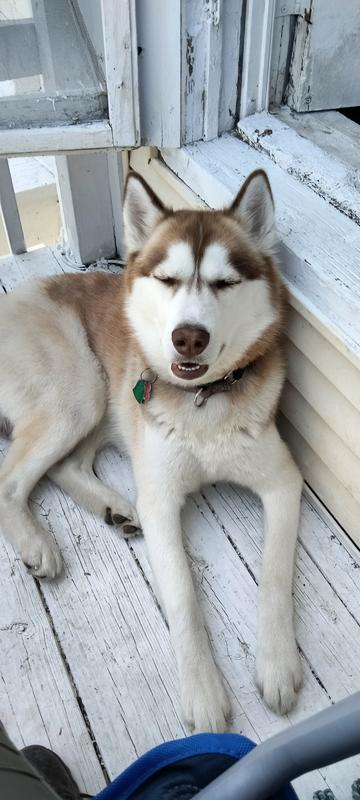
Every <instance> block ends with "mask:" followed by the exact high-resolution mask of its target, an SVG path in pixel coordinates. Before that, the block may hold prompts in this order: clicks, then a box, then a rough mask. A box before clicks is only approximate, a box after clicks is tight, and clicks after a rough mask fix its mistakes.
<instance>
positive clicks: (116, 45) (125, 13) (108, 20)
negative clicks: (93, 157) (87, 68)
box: [101, 0, 140, 147]
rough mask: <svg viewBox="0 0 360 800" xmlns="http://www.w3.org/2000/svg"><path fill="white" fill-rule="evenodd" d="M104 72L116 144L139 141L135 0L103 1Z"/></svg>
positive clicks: (130, 145) (135, 143) (131, 144)
mask: <svg viewBox="0 0 360 800" xmlns="http://www.w3.org/2000/svg"><path fill="white" fill-rule="evenodd" d="M101 10H102V24H103V37H104V51H105V73H106V85H107V93H108V104H109V117H110V125H111V128H112V132H113V141H114V145H116V146H117V147H134V146H135V145H137V144H139V142H140V112H139V94H138V61H137V59H138V56H137V35H136V11H135V0H127V1H126V2H122V3H120V4H119V3H118V2H117V0H101Z"/></svg>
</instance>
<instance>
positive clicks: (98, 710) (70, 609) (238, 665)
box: [0, 249, 360, 800]
mask: <svg viewBox="0 0 360 800" xmlns="http://www.w3.org/2000/svg"><path fill="white" fill-rule="evenodd" d="M64 269H66V266H65V265H64V263H63V261H62V257H61V255H60V252H59V251H58V250H56V249H43V250H38V251H34V252H32V253H27V254H25V255H22V256H14V257H11V258H10V257H9V258H5V259H1V260H0V291H2V290H4V291H11V290H12V289H13V288H14V287H15V286H16V285H17V284H18V283H20V282H22V281H23V280H25V279H26V278H28V277H32V276H34V275H45V274H51V273H60V272H61V271H63V270H64ZM5 449H6V443H5V441H1V440H0V457H1V454H2V453H4V452H5ZM97 469H98V471H99V473H100V474H101V475H102V476H103V477H104V478H105V479H106V480H107V481H109V482H110V483H112V484H113V485H114V486H118V487H121V491H122V492H127V493H128V494H129V496H130V497H131V496H133V493H134V489H133V483H132V478H131V474H130V469H129V465H128V463H127V462H126V460H125V459H124V458H122V457H121V455H119V454H117V453H116V452H115V451H113V450H109V451H107V452H105V453H103V454H102V456H101V457H100V459H99V463H98V467H97ZM32 506H33V510H34V513H35V515H36V516H38V517H39V519H41V521H42V523H43V524H45V525H46V526H48V527H49V529H50V530H51V532H52V533H53V535H54V536H55V538H56V539H57V541H58V543H59V545H60V547H61V550H62V553H63V557H64V564H65V569H64V574H63V576H62V578H61V580H59V581H56V582H53V583H47V582H38V581H36V580H34V579H33V578H31V577H30V576H28V575H27V574H26V572H25V570H24V567H23V566H22V565H21V563H19V560H18V559H17V558H16V555H15V553H14V551H13V550H12V548H11V547H10V546H9V545H8V544H6V543H5V542H4V541H3V539H0V552H1V557H0V583H1V587H2V602H1V603H0V647H1V659H0V676H1V680H0V717H1V719H2V720H3V722H4V724H5V726H6V728H7V730H8V733H9V735H10V736H11V738H12V739H13V741H14V742H15V744H16V745H17V746H18V747H22V746H23V745H25V744H30V743H42V744H45V745H47V746H50V747H52V748H53V749H54V750H55V751H56V752H58V753H59V755H60V756H61V757H62V758H64V760H65V761H66V762H67V763H68V764H69V765H70V767H71V769H72V770H73V772H74V774H75V776H76V778H77V779H78V781H79V783H80V785H81V787H82V790H83V791H87V792H89V793H96V791H98V790H99V789H100V788H102V787H103V786H104V784H105V781H106V780H108V779H111V778H113V777H115V776H116V775H117V774H118V773H119V772H120V771H121V770H122V769H124V768H125V767H126V766H127V765H128V764H129V763H131V762H132V761H133V760H134V759H135V758H136V757H137V756H138V755H140V754H141V753H143V752H144V751H145V750H147V749H148V748H150V747H152V746H154V745H156V744H159V743H161V742H163V741H165V740H168V739H171V738H177V737H181V736H183V735H184V734H185V730H184V727H183V724H182V722H181V714H180V702H179V695H178V684H177V676H176V668H175V660H174V656H173V652H172V649H171V645H170V640H169V634H168V630H167V626H166V623H165V621H164V617H163V615H162V612H161V609H160V607H159V605H158V602H157V600H156V597H155V594H154V591H153V587H152V575H151V570H150V567H149V564H148V561H147V557H146V552H145V547H144V541H143V539H142V538H139V539H136V540H131V541H128V542H126V541H124V540H122V539H121V538H120V537H119V535H118V534H117V533H116V530H114V529H112V528H109V527H108V526H106V525H105V523H104V522H102V520H100V519H98V518H95V517H94V516H93V515H91V514H88V513H86V512H85V511H83V510H82V509H81V508H78V507H77V506H76V505H75V504H74V503H73V502H72V500H70V499H69V497H67V496H66V495H65V494H63V493H62V492H61V491H59V490H58V489H56V488H55V487H54V486H53V485H52V484H50V483H49V482H48V481H46V480H44V481H42V483H41V484H40V485H39V487H38V488H37V489H36V491H35V492H34V495H33V499H32ZM183 524H184V534H185V541H186V547H187V551H188V555H189V559H190V561H191V564H192V568H193V572H194V577H195V581H196V583H197V585H198V592H199V596H200V600H201V605H202V607H203V610H204V614H205V617H206V620H207V625H208V630H209V634H210V637H211V640H212V642H213V646H214V650H215V653H216V658H217V661H218V663H219V665H220V667H221V669H222V672H223V674H224V676H225V681H226V684H227V687H228V691H229V694H230V697H231V701H232V707H233V722H232V726H231V730H233V731H236V732H241V733H243V734H245V735H247V736H249V737H250V738H252V739H254V740H256V741H259V740H263V739H265V738H267V737H269V736H271V735H272V734H274V733H275V732H277V731H279V730H280V729H282V728H284V727H286V726H288V725H291V724H292V723H294V722H296V721H298V720H300V719H303V718H304V717H306V716H309V715H310V714H312V713H314V712H316V711H318V710H320V709H322V708H324V707H326V706H327V705H328V704H329V703H331V702H334V701H336V700H339V699H341V698H343V697H345V696H346V695H348V694H350V693H352V692H354V691H356V690H357V689H359V686H360V635H359V633H360V632H359V625H360V592H359V583H360V581H359V576H360V572H359V568H360V553H359V551H358V550H357V549H356V548H355V546H354V545H352V543H351V542H350V540H349V539H348V538H347V537H346V536H345V535H344V534H343V532H342V530H341V529H340V528H339V527H338V526H337V524H336V523H335V522H334V521H333V519H332V518H331V517H330V516H329V515H328V514H327V512H326V510H325V509H324V508H323V507H322V506H321V505H320V504H319V502H318V501H317V500H316V498H315V497H314V496H313V495H312V494H311V492H310V491H308V490H307V491H306V492H305V493H304V498H303V506H302V516H301V529H300V537H299V546H298V555H297V563H296V579H295V608H296V630H297V637H298V642H299V645H300V648H301V656H302V662H303V670H304V687H303V689H302V692H301V694H300V696H299V701H298V704H297V707H296V708H295V710H294V711H293V712H292V713H291V714H290V715H288V717H286V718H279V717H277V716H275V715H274V714H272V713H271V712H270V711H269V710H268V709H267V708H266V707H265V706H264V704H263V703H262V701H261V699H260V697H259V694H258V691H257V689H256V686H255V681H254V672H255V643H256V602H257V579H258V574H259V567H260V557H261V542H262V515H261V508H260V505H259V503H258V502H257V501H256V500H255V499H254V498H253V497H252V496H250V495H249V493H247V492H244V491H241V490H240V489H238V488H234V487H230V486H220V485H219V486H212V487H209V488H207V489H206V490H204V491H203V492H201V494H199V495H196V496H194V497H192V498H191V499H189V502H188V504H187V507H186V510H185V513H184V519H183ZM358 777H360V758H357V759H351V760H350V761H347V762H343V763H341V764H338V765H336V766H332V767H329V768H328V769H324V770H321V772H315V773H310V774H309V775H307V776H305V777H303V778H301V779H299V780H298V781H296V782H295V788H296V790H297V791H298V794H299V797H300V798H301V799H302V800H305V799H306V800H311V798H312V793H313V791H315V790H317V789H325V788H327V787H330V788H331V789H332V791H333V792H334V794H335V796H336V798H337V800H348V798H349V797H350V785H351V782H352V781H353V780H354V779H355V778H358Z"/></svg>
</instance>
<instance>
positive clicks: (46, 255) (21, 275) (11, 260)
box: [0, 247, 62, 292]
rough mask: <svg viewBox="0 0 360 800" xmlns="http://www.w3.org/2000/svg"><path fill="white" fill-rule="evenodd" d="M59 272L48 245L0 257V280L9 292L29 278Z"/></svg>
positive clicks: (59, 269)
mask: <svg viewBox="0 0 360 800" xmlns="http://www.w3.org/2000/svg"><path fill="white" fill-rule="evenodd" d="M61 272H62V269H61V268H60V266H59V264H58V261H57V260H56V258H55V257H54V255H53V252H52V250H51V248H49V247H46V248H45V247H39V249H38V250H33V251H31V252H29V253H24V254H23V255H19V256H5V257H4V258H0V282H1V283H2V285H3V286H4V287H5V288H6V290H7V291H9V292H11V291H12V290H13V289H15V288H16V286H18V285H19V284H20V283H23V282H24V281H27V280H30V279H31V278H36V277H39V278H44V277H46V276H47V275H54V274H61Z"/></svg>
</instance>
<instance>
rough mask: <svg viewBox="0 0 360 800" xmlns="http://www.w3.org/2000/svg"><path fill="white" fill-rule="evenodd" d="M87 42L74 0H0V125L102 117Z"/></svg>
mask: <svg viewBox="0 0 360 800" xmlns="http://www.w3.org/2000/svg"><path fill="white" fill-rule="evenodd" d="M101 35H102V34H101ZM89 41H90V40H89V37H88V34H87V31H86V29H85V26H84V21H83V18H82V16H81V13H80V11H79V7H78V5H77V3H76V2H75V0H0V128H7V129H9V128H16V127H39V126H42V125H46V126H48V125H64V124H76V123H79V122H87V121H92V120H96V119H104V118H106V117H107V97H106V87H105V82H104V80H103V77H102V75H101V73H100V68H99V64H98V60H97V58H96V56H95V51H94V49H93V47H92V46H91V45H89Z"/></svg>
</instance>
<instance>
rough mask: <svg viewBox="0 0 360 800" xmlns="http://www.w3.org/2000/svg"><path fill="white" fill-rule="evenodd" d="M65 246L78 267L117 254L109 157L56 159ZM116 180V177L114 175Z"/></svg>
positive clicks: (86, 155) (81, 155)
mask: <svg viewBox="0 0 360 800" xmlns="http://www.w3.org/2000/svg"><path fill="white" fill-rule="evenodd" d="M55 163H56V170H57V189H58V195H59V201H60V209H61V217H62V222H63V236H64V243H65V246H66V247H67V248H69V250H70V252H71V253H72V255H73V256H74V259H75V261H76V262H77V263H79V264H90V263H91V262H93V261H96V259H98V258H113V257H114V255H115V254H116V241H115V233H114V220H113V206H112V199H111V192H110V179H109V171H108V160H107V154H106V153H76V154H75V153H72V154H69V155H67V156H64V155H62V156H55ZM115 179H116V175H115Z"/></svg>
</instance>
